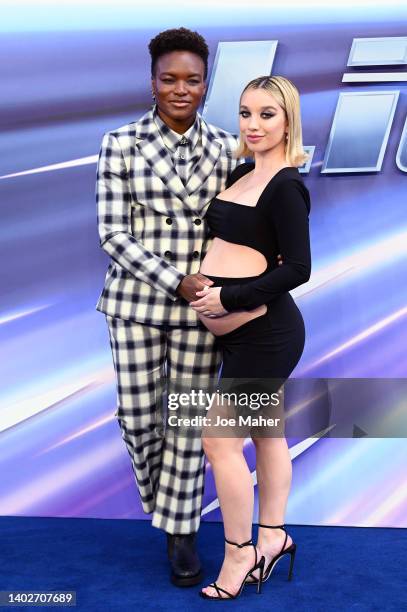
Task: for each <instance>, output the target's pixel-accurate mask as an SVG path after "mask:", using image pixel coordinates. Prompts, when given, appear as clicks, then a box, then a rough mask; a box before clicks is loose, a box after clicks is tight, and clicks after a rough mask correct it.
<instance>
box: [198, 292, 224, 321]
mask: <svg viewBox="0 0 407 612" xmlns="http://www.w3.org/2000/svg"><path fill="white" fill-rule="evenodd" d="M221 289H222V287H206V289H204V290H203V291H197V292H196V295H197V296H198V297H199V298H200V299H199V300H195V301H194V302H189V305H190V306H191V308H193V309H194V310H195V312H199V314H201V315H205V316H206V317H221V316H223V315H225V314H228V311H227V310H225V309H224V308H223V306H222V302H221V301H220V290H221Z"/></svg>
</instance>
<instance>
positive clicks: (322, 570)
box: [0, 517, 407, 612]
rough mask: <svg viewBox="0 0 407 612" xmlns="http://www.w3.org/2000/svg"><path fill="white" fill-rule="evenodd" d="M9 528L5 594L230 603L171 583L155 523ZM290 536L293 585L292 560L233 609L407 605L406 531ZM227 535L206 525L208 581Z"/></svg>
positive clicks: (155, 605)
mask: <svg viewBox="0 0 407 612" xmlns="http://www.w3.org/2000/svg"><path fill="white" fill-rule="evenodd" d="M0 525H1V528H2V529H1V549H0V590H1V591H11V590H25V591H28V590H34V591H37V592H38V591H49V590H74V591H76V592H77V605H76V608H71V609H73V610H75V609H76V610H81V611H82V610H86V611H87V612H100V611H101V612H102V611H105V610H106V611H112V612H116V611H117V612H119V611H120V612H127V611H130V610H134V611H135V610H138V609H142V610H157V611H160V610H163V611H164V610H165V611H168V610H173V609H181V608H182V609H186V610H208V609H210V608H211V606H217V605H220V606H222V605H226V604H220V603H216V604H215V603H214V602H207V601H204V600H201V599H200V598H199V597H198V594H197V591H198V587H192V588H188V589H179V588H176V587H174V586H172V585H171V584H170V582H169V579H168V575H169V573H168V566H167V561H166V556H165V536H164V534H163V532H161V531H159V530H157V529H154V528H152V527H151V526H150V524H149V522H147V521H130V520H104V519H103V520H102V519H71V518H70V519H62V518H25V517H2V518H0ZM290 534H291V536H292V537H293V539H294V540H295V541H296V542H297V546H298V549H297V556H296V560H295V566H294V576H293V580H292V582H291V583H290V582H287V580H286V577H287V569H288V563H289V558H288V557H286V558H285V559H283V560H281V561H280V563H279V564H278V565H277V566H276V568H275V570H274V572H273V574H272V577H271V578H270V579H269V580H268V582H266V584H265V585H264V591H263V593H262V594H261V595H260V596H259V595H257V594H256V592H255V589H253V588H249V587H248V588H246V590H245V591H243V594H242V595H241V597H240V598H239V599H238V600H236V601H234V602H229V603H228V604H227V605H228V606H233V609H234V610H245V611H247V610H268V611H269V612H279V611H280V610H281V611H283V610H284V611H285V610H287V609H289V608H291V609H294V610H295V611H296V612H297V611H298V612H302V611H310V612H311V611H312V612H318V611H321V612H322V611H323V612H331V611H336V610H341V611H347V610H357V611H359V610H363V611H365V610H368V611H371V610H381V611H383V610H403V609H404V610H405V609H406V607H407V597H406V567H407V530H405V529H383V528H346V527H309V526H290ZM222 538H223V528H222V525H221V524H219V523H204V524H203V525H202V527H201V531H200V536H199V549H200V551H201V556H202V560H203V562H204V564H205V571H206V576H207V578H206V581H205V583H206V582H210V581H211V580H213V579H214V578H215V577H216V575H217V571H218V568H219V564H220V561H221V559H222V552H223V540H222ZM2 609H6V608H2ZM13 609H14V610H31V609H32V610H34V609H36V610H38V609H41V608H34V607H32V606H29V607H20V606H19V607H15V608H13ZM48 609H49V608H48ZM60 609H61V608H60ZM62 609H67V608H62ZM228 609H229V608H228Z"/></svg>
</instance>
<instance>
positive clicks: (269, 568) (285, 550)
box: [247, 523, 297, 592]
mask: <svg viewBox="0 0 407 612" xmlns="http://www.w3.org/2000/svg"><path fill="white" fill-rule="evenodd" d="M259 527H261V528H264V529H282V530H283V531H284V533H285V539H284V544H283V546H282V548H281V550H280V552H279V553H278V554H277V555H275V556H274V557H273V558H272V559H271V560H270V563H269V564H268V565H267V568H266V569H265V571H264V572H263V574H261V575H260V580H259V579H257V578H256V576H253V574H252V573H251V572H250V574H249V576H248V577H249V578H251V580H249V581H248V582H247V584H257V589H258V586H259V584H260V582H266V580H267V579H268V578H270V576H271V572H272V571H273V569H274V566H275V565H276V564H277V562H278V561H279V560H280V559H281V558H282V557H284V555H290V568H289V570H288V580H291V578H292V575H293V568H294V559H295V553H296V551H297V545H296V544H295V543H294V542H292V543H291V544H290V546H288V547H287V548H285V545H286V542H287V539H288V533H287V531H286V529H285V525H261V524H260V523H259ZM257 592H258V591H257Z"/></svg>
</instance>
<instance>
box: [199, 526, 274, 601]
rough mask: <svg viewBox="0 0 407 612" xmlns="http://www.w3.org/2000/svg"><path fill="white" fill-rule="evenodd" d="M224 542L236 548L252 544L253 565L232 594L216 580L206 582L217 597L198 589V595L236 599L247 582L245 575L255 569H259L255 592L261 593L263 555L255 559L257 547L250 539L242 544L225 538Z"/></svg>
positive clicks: (207, 597)
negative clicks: (258, 559) (209, 582)
mask: <svg viewBox="0 0 407 612" xmlns="http://www.w3.org/2000/svg"><path fill="white" fill-rule="evenodd" d="M225 542H227V543H228V544H232V545H233V546H237V547H238V548H243V547H244V546H253V548H254V554H255V555H256V557H255V562H254V565H253V567H252V568H251V569H249V571H248V572H247V574H246V576H245V577H244V579H243V582H242V584H241V585H240V588H239V590H238V591H237V593H235V594H234V595H233V594H232V593H229V591H226V590H225V589H222V587H220V586H219V585H218V584H216V582H212V583H211V584H208V586H209V587H212V588H214V589H215V591H216V593H217V597H212V596H211V595H208V594H207V593H204V592H203V591H200V592H199V595H200V596H201V597H203V598H204V599H216V600H217V601H220V600H222V599H224V600H225V601H228V600H229V599H236V598H237V597H239V595H240V593H241V592H242V591H243V587H244V585H245V584H248V583H247V582H246V580H247V577H248V576H250V574H251V573H252V572H254V571H255V570H260V580H258V581H257V593H258V594H259V593H261V585H262V583H263V582H264V580H263V573H264V563H265V560H266V559H265V557H261V559H260V561H257V549H256V547H255V545H254V544H253V542H252V540H249V541H248V542H243V544H236V542H230V541H229V540H227V539H226V538H225ZM221 593H224V594H225V595H226V597H224V596H223V595H221Z"/></svg>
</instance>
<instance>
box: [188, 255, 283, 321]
mask: <svg viewBox="0 0 407 612" xmlns="http://www.w3.org/2000/svg"><path fill="white" fill-rule="evenodd" d="M277 262H278V265H279V266H281V265H282V264H283V259H282V256H281V255H278V256H277ZM211 285H213V281H212V280H210V279H209V278H207V277H206V276H205V275H204V274H201V273H200V272H197V273H196V274H187V276H184V278H183V279H182V281H181V282H180V284H179V285H178V288H177V293H178V295H179V296H181V297H182V298H184V300H186V301H187V302H189V305H190V306H191V308H192V309H193V310H195V312H198V313H199V314H201V315H204V316H206V317H212V318H214V317H223V316H224V315H226V314H228V311H227V310H225V309H224V308H223V306H222V302H221V301H220V290H221V289H222V287H212V286H211ZM197 297H198V299H196V298H197Z"/></svg>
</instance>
